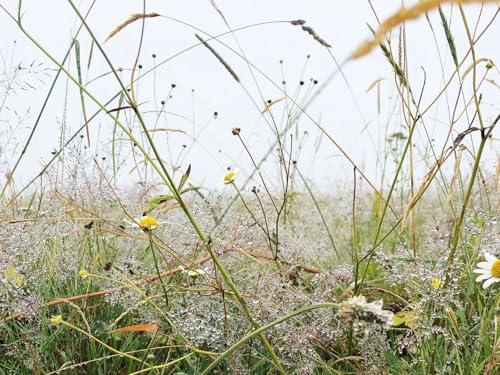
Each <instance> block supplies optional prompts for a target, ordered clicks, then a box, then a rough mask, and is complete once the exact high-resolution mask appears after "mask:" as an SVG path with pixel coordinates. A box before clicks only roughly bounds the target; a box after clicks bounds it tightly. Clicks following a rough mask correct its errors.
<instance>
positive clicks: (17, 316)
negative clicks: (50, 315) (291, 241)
mask: <svg viewBox="0 0 500 375" xmlns="http://www.w3.org/2000/svg"><path fill="white" fill-rule="evenodd" d="M234 251H237V252H239V253H241V254H243V255H245V256H247V257H253V258H260V259H265V260H269V261H272V260H274V258H273V257H271V256H269V255H265V254H262V253H259V252H245V251H243V250H242V249H239V248H237V247H228V248H226V249H224V251H223V252H222V253H223V254H227V253H230V252H234ZM211 259H212V257H211V256H210V255H206V256H204V257H202V258H200V259H197V260H195V261H193V262H191V263H190V264H189V265H187V266H186V267H185V268H192V267H193V266H199V265H200V264H204V263H206V262H208V261H209V260H211ZM286 264H289V265H291V264H290V263H286ZM291 267H294V268H295V269H299V270H302V271H304V272H307V273H320V272H321V270H319V269H317V268H314V267H307V266H302V265H291ZM185 268H183V267H180V266H178V267H174V268H172V269H169V270H168V271H165V272H162V273H160V276H161V277H164V276H171V275H174V274H176V273H178V272H182V271H183V270H184V269H185ZM160 276H158V275H154V276H150V277H148V278H146V279H144V280H141V281H138V282H136V283H133V284H130V285H123V286H120V287H116V288H109V289H103V290H98V291H97V292H92V293H86V294H79V295H76V296H69V297H61V298H56V299H54V300H52V301H50V302H47V303H45V304H43V305H42V306H40V308H44V307H49V306H55V305H60V304H62V303H68V302H73V301H81V300H88V299H90V298H93V297H101V296H105V295H107V294H112V293H117V292H122V291H124V290H127V289H130V288H132V287H136V286H139V285H143V284H148V283H152V282H154V281H157V280H158V279H159V278H160ZM23 316H24V314H23V313H17V314H15V315H10V316H6V317H4V318H3V319H1V320H0V323H2V324H5V323H7V322H9V321H11V320H17V319H20V318H22V317H23Z"/></svg>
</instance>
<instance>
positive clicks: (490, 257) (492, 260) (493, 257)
mask: <svg viewBox="0 0 500 375" xmlns="http://www.w3.org/2000/svg"><path fill="white" fill-rule="evenodd" d="M484 257H485V258H486V260H487V261H488V262H489V263H491V262H494V261H495V260H497V258H495V256H493V255H491V254H490V253H484Z"/></svg>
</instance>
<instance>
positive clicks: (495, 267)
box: [491, 259, 500, 278]
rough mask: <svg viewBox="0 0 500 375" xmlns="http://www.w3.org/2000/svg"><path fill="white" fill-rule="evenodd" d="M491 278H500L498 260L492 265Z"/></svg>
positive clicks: (499, 260)
mask: <svg viewBox="0 0 500 375" xmlns="http://www.w3.org/2000/svg"><path fill="white" fill-rule="evenodd" d="M491 276H493V277H498V278H500V259H497V260H495V261H494V262H493V264H492V265H491Z"/></svg>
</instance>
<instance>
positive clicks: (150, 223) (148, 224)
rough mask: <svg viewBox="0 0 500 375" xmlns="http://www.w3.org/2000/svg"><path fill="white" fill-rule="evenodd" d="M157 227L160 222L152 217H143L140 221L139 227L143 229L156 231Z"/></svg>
mask: <svg viewBox="0 0 500 375" xmlns="http://www.w3.org/2000/svg"><path fill="white" fill-rule="evenodd" d="M157 225H158V222H157V221H156V219H155V218H153V217H151V216H143V217H142V218H141V220H139V226H140V227H141V228H146V229H154V228H156V226H157Z"/></svg>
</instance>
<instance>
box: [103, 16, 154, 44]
mask: <svg viewBox="0 0 500 375" xmlns="http://www.w3.org/2000/svg"><path fill="white" fill-rule="evenodd" d="M159 16H160V14H158V13H155V12H152V13H134V14H131V15H130V16H129V17H128V18H127V19H126V20H125V21H124V22H122V23H121V24H119V25H118V26H116V27H115V28H114V29H113V31H111V32H110V33H109V35H108V36H107V37H106V40H105V41H104V43H106V42H107V41H108V40H110V39H111V38H112V37H114V36H115V35H116V34H118V33H119V32H120V31H122V30H123V29H124V28H125V27H127V26H128V25H130V24H131V23H134V22H135V21H137V20H141V19H143V18H153V17H159Z"/></svg>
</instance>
